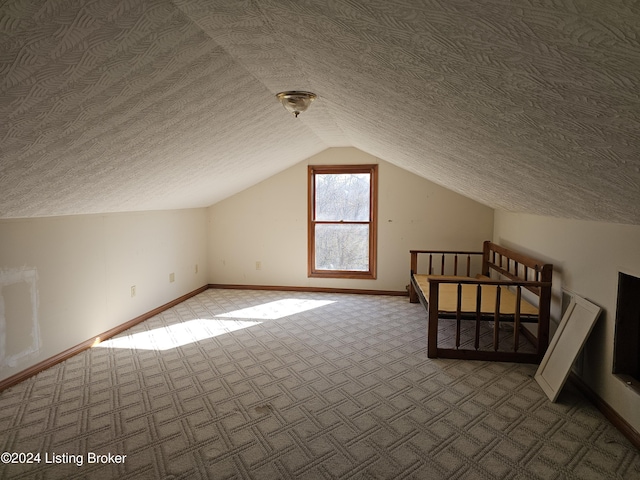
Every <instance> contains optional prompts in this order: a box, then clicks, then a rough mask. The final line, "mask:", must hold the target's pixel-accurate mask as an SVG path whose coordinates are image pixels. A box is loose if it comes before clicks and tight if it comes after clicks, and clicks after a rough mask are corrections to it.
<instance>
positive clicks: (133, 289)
mask: <svg viewBox="0 0 640 480" xmlns="http://www.w3.org/2000/svg"><path fill="white" fill-rule="evenodd" d="M135 296H136V286H135V285H132V286H131V298H133V297H135Z"/></svg>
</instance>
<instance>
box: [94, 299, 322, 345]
mask: <svg viewBox="0 0 640 480" xmlns="http://www.w3.org/2000/svg"><path fill="white" fill-rule="evenodd" d="M331 303H334V301H331V300H301V299H293V298H287V299H282V300H277V301H274V302H268V303H263V304H261V305H256V306H253V307H249V308H243V309H240V310H234V311H232V312H228V313H223V314H221V315H216V316H215V317H214V318H211V319H207V318H196V319H193V320H188V321H186V322H180V323H176V324H173V325H167V326H165V327H160V328H154V329H153V330H149V331H146V332H138V333H132V334H130V335H123V336H119V337H114V338H111V339H109V340H105V341H103V342H99V343H96V344H95V345H94V346H96V347H103V348H127V349H141V350H169V349H171V348H176V347H181V346H183V345H188V344H190V343H194V342H198V341H201V340H206V339H207V338H213V337H217V336H219V335H224V334H227V333H230V332H233V331H236V330H242V329H244V328H249V327H253V326H255V325H259V324H261V323H262V322H263V321H264V320H277V319H280V318H284V317H288V316H291V315H295V314H297V313H301V312H305V311H307V310H312V309H314V308H319V307H322V306H325V305H329V304H331ZM226 319H233V320H226ZM238 319H244V320H238Z"/></svg>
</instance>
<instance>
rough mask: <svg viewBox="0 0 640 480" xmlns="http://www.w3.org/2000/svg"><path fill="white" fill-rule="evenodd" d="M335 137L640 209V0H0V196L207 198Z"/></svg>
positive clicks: (492, 199)
mask: <svg viewBox="0 0 640 480" xmlns="http://www.w3.org/2000/svg"><path fill="white" fill-rule="evenodd" d="M289 89H303V90H311V91H313V92H315V93H317V94H318V95H319V99H318V100H317V101H316V102H315V103H314V104H313V105H312V107H311V108H310V110H309V111H307V112H305V113H303V114H302V115H301V116H300V118H298V119H295V118H293V116H291V115H290V114H288V113H287V112H286V111H285V110H284V109H283V108H282V106H281V105H279V104H278V103H277V101H276V99H275V97H274V95H275V93H277V92H279V91H282V90H289ZM334 146H354V147H357V148H359V149H361V150H363V151H365V152H368V153H370V154H372V155H375V156H377V157H380V158H382V159H384V160H386V161H389V162H391V163H393V164H395V165H398V166H400V167H403V168H405V169H407V170H409V171H411V172H414V173H416V174H418V175H421V176H423V177H425V178H428V179H430V180H432V181H434V182H436V183H439V184H441V185H443V186H445V187H447V188H450V189H451V190H454V191H456V192H459V193H462V194H464V195H466V196H469V197H471V198H474V199H476V200H478V201H480V202H483V203H485V204H487V205H489V206H491V207H494V208H499V209H505V210H511V211H519V212H529V213H534V214H541V215H551V216H560V217H569V218H582V219H594V220H603V221H611V222H620V223H633V224H640V4H638V2H636V1H631V0H628V1H627V0H611V1H605V0H599V1H595V0H585V1H577V0H576V1H571V0H537V1H534V0H530V1H508V0H502V1H479V0H457V1H456V0H447V1H438V0H423V1H418V0H403V1H399V0H393V1H391V0H367V1H364V0H361V1H350V0H336V1H333V0H329V1H323V2H318V1H314V0H244V1H238V0H228V1H216V0H175V1H170V0H155V1H152V0H139V1H136V0H131V1H127V0H110V1H109V0H96V1H85V0H77V1H75V2H74V1H64V2H63V1H53V0H51V1H41V0H31V1H27V0H24V1H21V0H20V1H18V0H16V1H12V0H8V1H4V2H2V1H1V0H0V218H12V217H32V216H49V215H66V214H81V213H102V212H120V211H137V210H152V209H153V210H155V209H173V208H188V207H198V206H207V205H210V204H213V203H215V202H217V201H219V200H221V199H223V198H225V197H227V196H229V195H232V194H234V193H236V192H238V191H240V190H242V189H244V188H246V187H248V186H250V185H252V184H255V183H257V182H258V181H260V180H262V179H264V178H267V177H268V176H270V175H273V174H275V173H277V172H279V171H281V170H283V169H285V168H287V167H289V166H291V165H293V164H295V163H297V162H299V161H302V160H304V159H305V158H308V157H310V156H312V155H314V154H316V153H318V152H320V151H322V150H324V149H326V148H328V147H334Z"/></svg>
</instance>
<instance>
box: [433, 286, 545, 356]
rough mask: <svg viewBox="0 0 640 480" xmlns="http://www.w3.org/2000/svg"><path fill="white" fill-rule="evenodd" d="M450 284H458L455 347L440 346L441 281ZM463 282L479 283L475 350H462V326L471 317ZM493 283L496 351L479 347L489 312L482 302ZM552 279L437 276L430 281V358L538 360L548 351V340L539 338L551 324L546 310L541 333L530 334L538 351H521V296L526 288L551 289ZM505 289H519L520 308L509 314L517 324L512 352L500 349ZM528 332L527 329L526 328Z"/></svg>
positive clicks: (515, 324) (494, 346) (493, 319)
mask: <svg viewBox="0 0 640 480" xmlns="http://www.w3.org/2000/svg"><path fill="white" fill-rule="evenodd" d="M443 283H448V284H455V285H457V298H458V302H457V308H456V311H455V312H454V317H455V320H456V331H455V348H454V349H442V348H439V347H438V341H437V338H438V319H439V308H438V302H439V286H440V284H443ZM463 285H475V286H476V287H477V290H476V310H475V314H473V316H474V317H475V318H474V321H475V339H474V348H475V349H474V350H467V349H464V350H462V349H459V347H460V325H461V322H462V320H463V319H468V318H469V312H468V311H466V312H463V310H462V305H461V299H462V286H463ZM484 285H493V286H496V290H495V298H494V299H493V300H494V301H493V305H494V309H493V314H492V315H491V318H490V319H491V320H492V321H493V324H494V328H493V352H490V351H482V350H479V347H480V322H481V321H485V320H487V319H488V318H487V313H486V312H483V311H482V310H481V305H482V295H483V293H482V286H484ZM550 287H551V283H550V282H537V281H517V282H515V281H510V280H476V279H468V280H464V279H454V278H450V277H442V278H438V277H437V276H434V277H433V278H431V279H430V280H429V303H430V305H429V311H428V314H429V321H428V333H427V338H428V352H429V354H428V355H429V357H431V358H435V357H443V358H466V359H474V360H499V361H516V362H536V361H539V359H540V358H542V356H543V355H544V352H545V351H546V343H547V342H545V341H541V342H539V341H537V340H538V339H546V338H548V335H549V331H548V329H549V323H548V320H547V318H546V315H545V313H544V312H541V313H542V314H541V315H539V316H538V318H537V327H538V331H537V335H536V336H535V337H529V340H530V341H532V343H534V344H535V345H536V348H537V352H536V353H535V354H523V353H520V352H518V348H519V344H520V338H519V335H520V331H521V328H520V327H521V321H522V318H521V311H520V309H521V299H522V289H523V288H526V289H529V290H530V289H533V288H535V289H544V288H550ZM503 288H511V289H512V290H515V295H516V310H515V313H513V314H509V315H508V317H507V320H506V321H508V322H510V323H513V327H514V328H513V332H514V335H513V345H512V348H511V351H510V352H505V351H498V349H499V348H500V322H501V321H503V318H504V317H503V312H501V311H500V298H501V292H502V289H503ZM522 331H523V332H526V330H524V329H523V330H522Z"/></svg>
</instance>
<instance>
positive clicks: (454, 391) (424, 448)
mask: <svg viewBox="0 0 640 480" xmlns="http://www.w3.org/2000/svg"><path fill="white" fill-rule="evenodd" d="M535 370H536V367H535V366H534V365H519V364H508V363H488V362H472V361H458V360H435V361H434V360H430V359H428V358H427V352H426V314H425V312H424V309H423V308H422V307H421V306H420V305H416V304H410V303H409V302H408V300H407V299H406V298H403V297H386V296H365V295H336V294H319V293H314V294H308V293H291V292H269V291H234V290H208V291H206V292H204V293H202V294H200V295H198V296H196V297H193V298H191V299H190V300H188V301H186V302H184V303H182V304H180V305H178V306H176V307H174V308H172V309H170V310H168V311H166V312H164V313H162V314H160V315H158V316H156V317H153V318H152V319H150V320H148V321H146V322H144V323H143V324H140V325H138V326H136V327H135V328H133V329H131V330H129V331H127V332H126V333H125V334H123V335H120V336H119V337H118V338H115V339H112V340H109V341H106V342H103V343H102V344H100V345H99V346H96V347H94V348H92V349H90V350H88V351H86V352H84V353H82V354H80V355H77V356H75V357H74V358H72V359H70V360H68V361H66V362H64V363H62V364H59V365H57V366H55V367H53V368H51V369H49V370H47V371H44V372H42V373H40V374H39V375H37V376H35V377H33V378H31V379H29V380H27V381H25V382H23V383H21V384H19V385H17V386H15V387H13V388H11V389H8V390H6V391H4V392H2V393H0V432H1V433H0V446H1V451H3V452H22V453H28V452H30V453H32V454H39V457H36V458H37V459H38V460H39V463H38V462H35V463H31V464H0V478H3V479H4V478H24V479H27V478H28V479H33V478H43V479H57V478H61V479H62V478H65V479H71V478H91V479H94V478H99V479H110V478H118V479H129V478H131V479H134V478H142V479H146V478H149V479H207V478H211V479H269V480H274V479H294V478H296V479H297V478H302V479H345V480H346V479H408V478H414V479H447V478H451V479H492V480H493V479H580V480H585V479H640V452H638V451H637V450H636V449H635V448H634V447H633V446H632V445H631V444H630V443H629V442H628V441H627V440H626V439H625V438H624V437H623V436H622V435H621V434H620V433H619V432H618V431H617V430H616V429H615V428H614V427H613V426H611V425H610V424H609V423H608V422H607V421H606V420H605V419H604V418H603V417H602V415H601V414H600V413H599V412H598V411H597V410H596V409H595V408H594V407H593V406H592V405H591V404H590V403H588V402H587V401H586V400H585V399H584V398H583V397H582V396H581V395H580V394H579V393H578V392H577V391H575V390H574V389H572V387H571V386H567V387H565V389H564V390H563V392H562V394H561V396H560V399H559V402H558V403H555V404H553V403H551V402H549V401H548V399H547V397H546V396H545V395H544V393H543V392H542V390H541V389H540V387H539V386H538V384H537V383H536V382H535V380H534V379H533V375H534V373H535ZM96 455H103V456H102V457H97V456H96ZM109 455H111V456H109ZM117 455H120V457H118V456H117ZM125 455H126V457H123V456H125ZM3 458H4V457H3ZM25 458H26V457H25ZM36 458H34V460H35V459H36ZM96 461H105V462H109V463H95V462H96ZM51 462H53V463H51Z"/></svg>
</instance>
